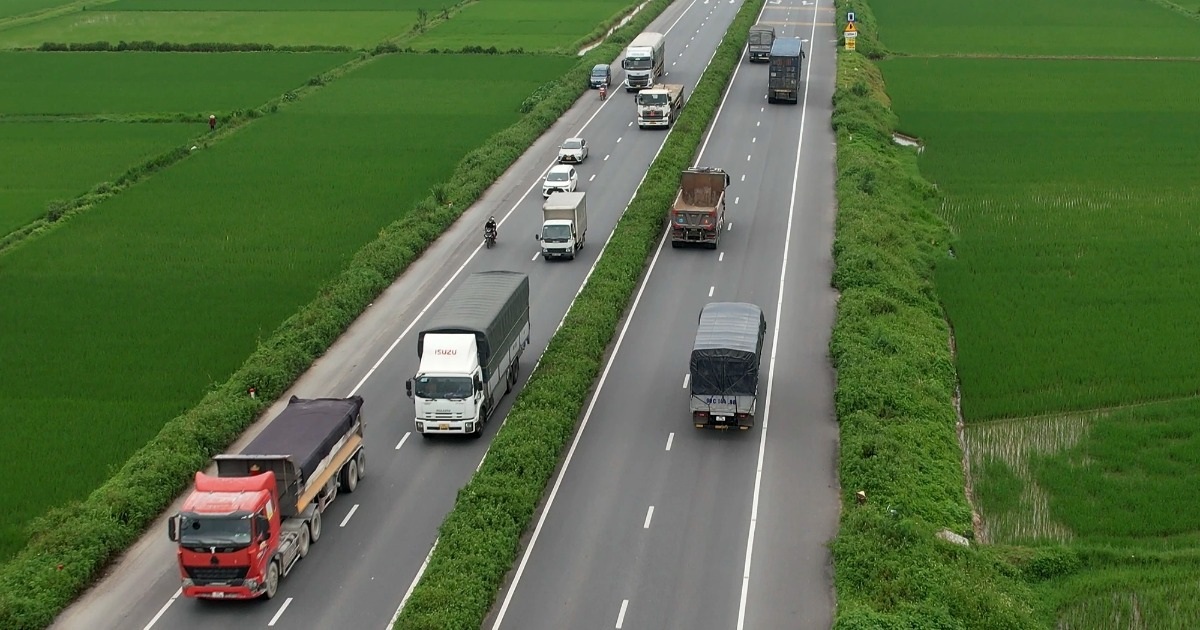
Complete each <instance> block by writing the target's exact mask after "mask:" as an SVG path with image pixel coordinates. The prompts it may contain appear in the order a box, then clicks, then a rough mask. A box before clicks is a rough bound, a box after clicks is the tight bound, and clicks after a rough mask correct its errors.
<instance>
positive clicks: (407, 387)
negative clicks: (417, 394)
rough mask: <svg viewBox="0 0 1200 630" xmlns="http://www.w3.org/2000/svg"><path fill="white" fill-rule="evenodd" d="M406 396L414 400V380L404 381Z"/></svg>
mask: <svg viewBox="0 0 1200 630" xmlns="http://www.w3.org/2000/svg"><path fill="white" fill-rule="evenodd" d="M404 395H405V396H408V397H409V398H412V379H411V378H410V379H408V380H407V381H404Z"/></svg>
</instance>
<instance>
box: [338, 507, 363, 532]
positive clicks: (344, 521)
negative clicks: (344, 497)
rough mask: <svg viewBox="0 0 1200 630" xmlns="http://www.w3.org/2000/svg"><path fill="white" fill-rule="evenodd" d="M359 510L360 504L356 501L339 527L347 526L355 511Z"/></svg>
mask: <svg viewBox="0 0 1200 630" xmlns="http://www.w3.org/2000/svg"><path fill="white" fill-rule="evenodd" d="M357 511H358V504H357V503H355V504H354V506H353V507H351V508H350V511H349V512H347V513H346V518H344V519H342V524H341V525H338V527H345V526H346V523H349V522H350V519H351V518H353V517H354V513H355V512H357Z"/></svg>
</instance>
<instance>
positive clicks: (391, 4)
mask: <svg viewBox="0 0 1200 630" xmlns="http://www.w3.org/2000/svg"><path fill="white" fill-rule="evenodd" d="M454 1H455V0H434V1H430V0H117V1H116V2H113V3H109V4H105V5H104V10H105V11H330V12H341V11H410V12H416V10H417V9H418V8H423V9H425V10H427V11H429V12H431V13H432V12H433V11H434V10H435V9H441V8H442V6H451V5H453V4H454ZM438 2H441V4H439V3H438Z"/></svg>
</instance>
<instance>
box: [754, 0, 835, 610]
mask: <svg viewBox="0 0 1200 630" xmlns="http://www.w3.org/2000/svg"><path fill="white" fill-rule="evenodd" d="M819 4H820V0H816V2H814V3H813V11H817V10H819V9H818V8H817V7H818V5H819ZM764 8H765V5H764ZM816 34H817V21H816V20H813V25H812V35H810V39H811V38H812V37H816ZM814 54H816V51H814V50H809V54H808V70H807V72H806V73H805V76H804V103H803V105H802V107H801V110H800V139H799V140H798V141H797V142H796V165H795V167H793V169H792V198H791V202H790V204H789V205H788V219H787V231H786V232H784V237H783V261H782V262H781V263H780V264H779V295H778V297H777V298H776V300H775V331H774V332H773V333H772V335H771V362H770V364H769V365H770V367H769V368H768V370H769V372H768V374H767V400H766V402H765V404H764V405H763V421H762V432H761V433H760V434H759V439H758V465H757V467H756V470H755V472H754V495H753V496H754V498H753V500H752V502H751V504H750V532H749V533H748V534H747V535H746V565H745V568H744V569H743V570H742V594H741V597H740V598H739V601H738V621H737V630H744V629H745V627H746V601H747V597H748V595H749V592H750V565H751V563H752V561H753V559H754V534H755V530H756V529H757V528H758V501H759V497H760V494H761V491H762V474H763V464H764V461H765V459H766V455H767V426H768V425H769V424H770V421H771V395H772V393H773V392H774V390H775V357H777V356H778V352H779V331H780V329H782V328H783V326H781V325H780V324H781V322H782V321H783V292H784V288H785V286H786V280H787V262H788V252H789V250H790V249H791V244H792V222H793V220H794V218H795V215H796V188H797V186H799V184H800V156H801V154H802V153H803V150H804V123H805V121H806V119H807V117H808V87H809V85H811V80H812V67H813V61H812V59H813V58H812V56H813V55H814ZM835 54H836V53H835Z"/></svg>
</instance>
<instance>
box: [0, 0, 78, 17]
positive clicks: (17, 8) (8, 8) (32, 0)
mask: <svg viewBox="0 0 1200 630" xmlns="http://www.w3.org/2000/svg"><path fill="white" fill-rule="evenodd" d="M68 2H70V0H4V2H0V19H4V18H9V17H14V16H17V15H24V14H26V13H32V12H34V11H43V10H45V9H52V8H54V7H57V6H62V5H64V4H67V3H68Z"/></svg>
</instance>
